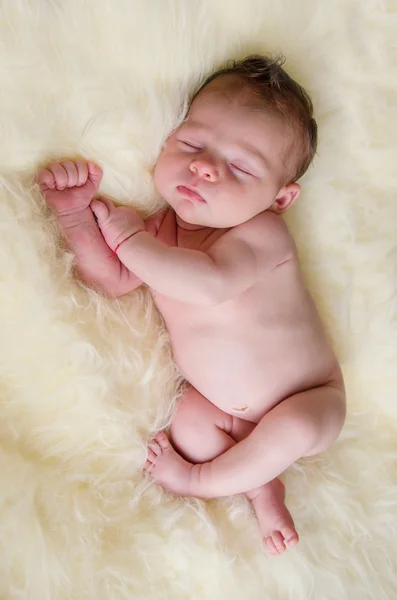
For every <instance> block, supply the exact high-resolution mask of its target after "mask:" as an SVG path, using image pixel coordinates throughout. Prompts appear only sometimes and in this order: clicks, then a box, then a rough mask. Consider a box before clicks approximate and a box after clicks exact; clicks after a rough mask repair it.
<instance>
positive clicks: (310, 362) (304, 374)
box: [171, 324, 329, 422]
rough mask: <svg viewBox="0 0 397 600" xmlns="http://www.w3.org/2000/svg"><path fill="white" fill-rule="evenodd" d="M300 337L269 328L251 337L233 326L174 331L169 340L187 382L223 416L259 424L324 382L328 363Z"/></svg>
mask: <svg viewBox="0 0 397 600" xmlns="http://www.w3.org/2000/svg"><path fill="white" fill-rule="evenodd" d="M296 333H298V332H295V336H294V332H291V331H287V330H284V331H283V330H282V329H281V328H279V329H278V330H277V328H276V327H274V325H273V326H272V325H270V324H269V329H268V330H267V331H264V330H263V329H262V328H257V330H256V331H255V332H251V333H250V334H249V335H248V334H247V332H242V331H241V332H239V331H238V330H237V331H236V329H235V328H234V329H233V328H232V326H230V331H229V333H228V331H227V330H223V329H218V330H216V329H214V327H212V328H211V329H208V330H206V329H204V328H203V329H201V330H200V331H194V330H190V331H189V332H183V331H175V330H174V332H173V334H171V339H172V347H173V354H174V357H175V360H176V362H177V364H178V366H179V369H180V370H181V372H182V374H183V375H184V377H185V378H186V379H187V381H189V383H191V384H192V385H193V386H194V387H195V388H196V389H197V390H198V391H199V392H200V393H201V394H203V396H205V397H206V398H207V399H208V400H209V401H210V402H212V403H213V404H215V405H216V406H218V407H219V408H220V409H221V410H223V411H224V412H226V413H229V414H232V415H235V416H239V417H240V418H243V419H246V420H249V421H253V422H258V421H259V420H260V419H261V418H262V417H263V416H264V415H265V414H266V413H267V412H268V411H269V410H271V409H272V408H273V407H274V406H276V405H277V404H278V403H279V402H281V401H282V400H284V399H285V398H287V397H288V396H291V395H293V394H295V393H297V392H299V391H302V390H304V389H309V388H311V387H315V386H317V385H320V384H321V383H324V378H325V372H328V371H329V364H328V367H326V368H324V360H323V359H322V358H321V355H319V353H318V351H317V353H316V352H315V351H314V350H313V347H311V344H310V343H309V340H308V339H307V340H305V341H303V340H302V339H299V338H297V336H296ZM302 342H303V343H302ZM323 356H324V353H323Z"/></svg>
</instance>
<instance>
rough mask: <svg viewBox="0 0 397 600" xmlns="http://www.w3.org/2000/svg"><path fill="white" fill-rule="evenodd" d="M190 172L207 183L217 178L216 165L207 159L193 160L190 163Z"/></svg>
mask: <svg viewBox="0 0 397 600" xmlns="http://www.w3.org/2000/svg"><path fill="white" fill-rule="evenodd" d="M190 170H191V171H192V172H193V173H195V174H196V175H198V176H199V177H202V178H203V179H207V180H208V181H216V180H217V179H218V177H219V173H218V169H217V167H216V164H215V163H214V162H213V161H211V160H209V159H204V158H200V159H195V160H192V162H191V163H190Z"/></svg>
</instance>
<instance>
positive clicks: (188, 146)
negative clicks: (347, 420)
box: [178, 140, 201, 150]
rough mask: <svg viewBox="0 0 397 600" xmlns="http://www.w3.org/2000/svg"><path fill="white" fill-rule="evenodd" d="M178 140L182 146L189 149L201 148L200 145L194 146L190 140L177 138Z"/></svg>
mask: <svg viewBox="0 0 397 600" xmlns="http://www.w3.org/2000/svg"><path fill="white" fill-rule="evenodd" d="M178 142H180V143H181V144H183V146H184V147H185V148H188V149H190V150H201V148H200V146H196V145H195V144H192V143H191V142H185V141H184V140H178Z"/></svg>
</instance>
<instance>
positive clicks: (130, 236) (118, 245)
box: [113, 231, 139, 254]
mask: <svg viewBox="0 0 397 600" xmlns="http://www.w3.org/2000/svg"><path fill="white" fill-rule="evenodd" d="M136 233H139V232H138V231H136V232H135V233H131V235H129V236H128V237H126V238H125V240H123V241H122V242H120V244H117V246H116V247H115V249H114V250H113V252H114V253H115V254H117V250H118V249H119V248H120V246H121V244H124V242H126V241H127V240H129V239H130V238H132V236H133V235H135V234H136Z"/></svg>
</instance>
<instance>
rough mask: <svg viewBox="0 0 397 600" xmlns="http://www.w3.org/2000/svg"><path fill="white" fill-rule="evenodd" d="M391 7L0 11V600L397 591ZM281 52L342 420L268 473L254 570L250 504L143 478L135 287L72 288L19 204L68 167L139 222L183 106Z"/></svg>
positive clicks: (139, 303)
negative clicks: (314, 151)
mask: <svg viewBox="0 0 397 600" xmlns="http://www.w3.org/2000/svg"><path fill="white" fill-rule="evenodd" d="M393 9H396V5H395V3H394V5H393V4H392V2H387V0H384V1H382V0H361V1H360V2H355V1H350V2H349V1H347V0H345V1H343V0H337V1H334V2H325V1H319V0H305V1H302V2H288V0H277V1H276V0H274V1H271V0H201V1H198V0H197V1H193V0H191V1H189V0H146V1H145V0H114V1H113V2H108V1H106V0H85V1H82V0H51V1H50V0H15V1H12V0H8V1H7V0H5V1H4V2H2V3H1V5H0V11H1V14H0V77H1V89H0V132H1V145H0V169H1V180H0V184H1V190H0V231H1V236H0V257H1V258H0V260H1V262H0V264H1V271H0V290H1V291H0V294H1V296H0V327H1V348H0V438H1V450H0V465H1V466H0V528H1V529H0V597H1V598H2V599H3V600H14V599H15V600H16V599H18V600H22V599H32V600H63V599H72V598H73V599H78V600H83V599H89V600H94V599H95V600H127V599H129V600H130V599H142V600H143V599H145V600H160V599H161V600H163V599H172V600H179V599H188V600H195V599H197V600H204V599H208V600H215V599H216V600H217V599H220V600H223V599H225V600H241V599H247V600H256V599H258V600H259V599H263V598H268V599H271V600H285V599H293V600H309V599H314V600H331V599H332V600H334V599H335V600H343V599H349V600H356V599H357V600H365V599H370V598H371V599H372V598H373V599H376V600H391V599H392V598H394V597H395V596H396V594H397V575H396V569H397V559H396V543H397V525H396V523H397V521H396V517H397V469H396V460H397V435H396V433H397V367H396V361H397V320H396V277H397V269H396V265H397V251H396V250H397V243H396V239H397V237H396V224H397V203H396V176H395V173H396V167H395V158H396V156H395V154H394V156H393V154H392V148H393V146H395V139H396V135H395V134H396V130H395V114H393V109H394V108H395V106H396V94H395V82H396V62H395V57H393V55H392V51H393V44H394V43H395V38H394V34H395V31H394V27H393V25H394V26H395V25H396V13H395V12H393ZM279 50H280V51H283V52H284V53H285V54H286V55H287V57H288V61H287V63H286V68H287V70H289V71H290V73H291V74H292V75H293V76H295V77H296V78H298V79H299V81H301V82H302V83H303V85H305V86H307V88H308V89H309V90H310V91H311V93H312V95H313V100H314V104H315V107H316V115H317V118H318V122H319V126H320V147H319V156H318V158H317V160H316V162H315V166H314V167H313V168H312V169H311V170H310V172H309V173H308V174H307V176H306V177H305V178H304V180H303V182H302V184H303V187H304V192H303V194H302V197H301V199H300V200H299V201H298V203H297V204H296V205H295V207H294V208H293V209H292V210H291V212H290V213H289V214H288V215H287V217H286V220H287V222H288V225H289V227H290V229H291V231H292V233H293V234H294V236H295V238H296V241H297V244H298V248H299V251H300V255H301V260H302V264H303V267H304V272H305V275H306V277H307V282H308V285H309V287H310V289H311V291H312V293H313V295H314V297H315V299H316V301H317V303H318V306H319V309H320V311H321V314H322V316H323V319H324V321H325V323H326V326H327V330H328V332H329V335H330V338H331V341H332V343H333V345H334V347H335V350H336V352H337V354H338V356H339V359H340V361H341V363H342V366H343V371H344V375H345V378H346V385H347V392H348V419H347V423H346V427H345V429H344V431H343V434H342V435H341V438H340V440H339V441H338V442H337V443H336V444H335V446H334V447H333V448H332V449H331V450H330V451H329V452H327V453H324V454H322V455H319V456H317V457H313V458H311V459H307V460H301V461H300V462H299V463H298V464H297V465H294V466H293V467H291V468H290V469H289V470H288V472H287V473H286V475H285V480H286V483H287V488H288V503H289V507H290V509H291V511H292V513H293V515H294V518H295V520H296V524H297V527H298V529H299V532H300V535H301V542H300V544H299V546H298V547H297V548H296V549H295V550H291V551H288V552H287V553H285V555H283V556H281V557H270V558H269V557H267V556H266V555H265V554H264V553H263V552H262V548H261V542H260V539H259V535H258V531H257V528H256V524H255V521H254V519H253V517H252V515H251V513H250V511H249V507H248V505H247V504H246V502H245V500H244V499H243V498H241V497H238V498H233V499H230V500H217V501H211V502H207V503H204V502H201V501H196V500H191V501H185V500H181V499H176V498H174V497H171V496H168V495H166V494H164V493H163V492H162V491H161V490H160V489H159V488H156V487H155V486H154V485H148V484H147V482H145V481H144V480H143V478H142V475H141V471H140V469H141V465H142V463H143V462H144V458H145V448H146V443H147V440H148V437H149V435H150V433H151V432H152V431H154V430H155V429H156V427H158V426H160V425H161V424H162V423H165V422H166V419H167V412H169V409H170V408H171V407H172V404H173V401H174V400H175V398H176V390H177V383H178V373H177V371H176V369H175V367H174V366H173V364H172V361H171V358H170V353H169V346H168V338H167V334H166V332H164V329H163V328H162V324H161V320H160V319H159V318H158V316H157V314H156V312H155V310H154V308H153V305H152V302H151V300H150V298H149V296H148V295H147V293H146V292H145V291H143V290H142V291H137V292H136V293H134V294H132V295H131V296H130V297H125V298H122V299H120V300H119V301H111V300H108V299H104V298H101V297H99V296H98V295H96V294H95V293H93V292H92V291H90V290H88V289H84V287H83V286H81V285H80V284H79V283H78V282H76V280H75V279H74V278H73V276H72V272H71V263H72V257H71V256H70V254H68V253H65V252H64V250H63V249H62V248H61V247H60V244H59V242H60V240H59V236H58V230H57V228H56V226H55V224H54V223H53V221H52V218H51V215H50V214H49V212H48V211H47V210H46V207H45V206H44V203H43V202H42V200H41V199H40V197H39V195H38V194H37V192H36V191H35V189H34V187H32V185H31V181H32V175H33V173H34V171H35V169H36V168H37V166H38V165H40V164H43V163H46V162H48V161H49V160H50V159H53V158H60V157H74V156H77V155H80V156H83V157H86V158H90V159H94V160H96V161H98V163H99V164H101V165H102V166H103V169H104V172H105V176H104V180H103V185H102V188H101V191H102V192H103V193H105V194H109V195H111V196H113V197H115V198H117V199H118V200H120V201H124V202H125V203H132V204H134V205H136V206H137V207H139V208H140V209H141V210H142V211H143V212H145V213H146V214H147V213H149V212H152V211H153V210H154V209H155V208H156V207H159V206H161V199H159V198H157V197H156V195H155V193H154V189H153V185H152V181H151V169H152V166H153V163H154V161H155V159H156V156H157V154H158V152H159V149H160V146H161V143H162V141H163V139H164V137H165V136H166V135H167V133H168V132H169V131H170V129H171V128H172V127H173V126H174V125H175V123H176V122H177V119H178V118H179V116H180V107H181V104H182V102H183V99H184V98H185V97H186V94H187V93H188V92H190V91H191V90H193V89H194V87H195V86H196V85H197V84H198V83H199V82H200V81H201V79H202V77H203V76H204V75H205V74H206V73H207V72H209V71H210V70H212V69H213V68H214V67H217V66H218V65H220V64H221V63H222V61H224V60H226V59H228V58H230V57H240V56H243V55H246V54H248V53H251V52H258V51H259V52H266V51H273V52H275V51H279Z"/></svg>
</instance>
